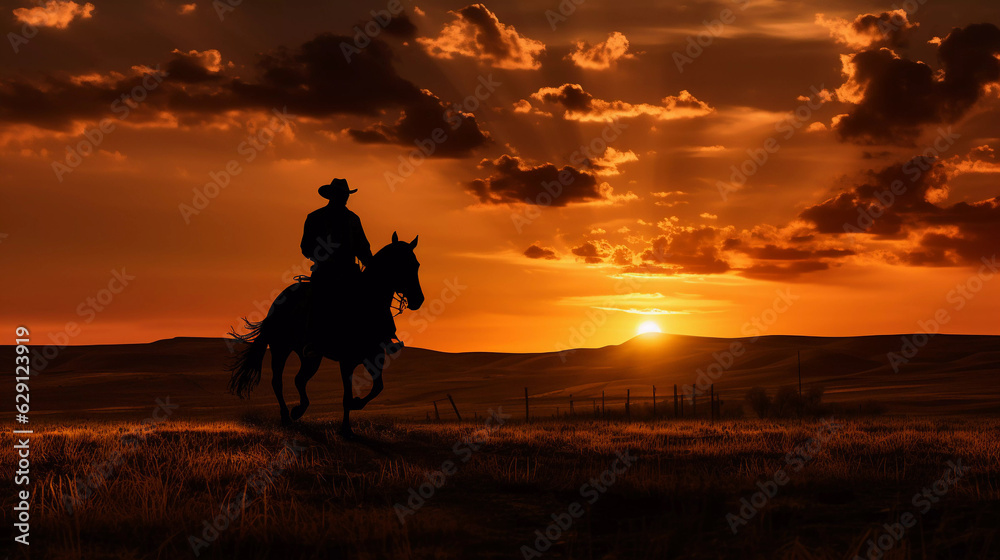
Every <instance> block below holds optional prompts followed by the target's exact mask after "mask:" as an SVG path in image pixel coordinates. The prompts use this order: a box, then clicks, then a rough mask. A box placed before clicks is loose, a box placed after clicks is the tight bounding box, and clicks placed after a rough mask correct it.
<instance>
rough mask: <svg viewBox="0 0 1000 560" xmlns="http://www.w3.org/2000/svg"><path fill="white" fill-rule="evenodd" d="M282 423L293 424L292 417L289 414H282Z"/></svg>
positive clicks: (284, 424) (285, 424)
mask: <svg viewBox="0 0 1000 560" xmlns="http://www.w3.org/2000/svg"><path fill="white" fill-rule="evenodd" d="M281 425H282V426H286V427H287V426H291V425H292V419H291V418H289V417H288V416H282V417H281Z"/></svg>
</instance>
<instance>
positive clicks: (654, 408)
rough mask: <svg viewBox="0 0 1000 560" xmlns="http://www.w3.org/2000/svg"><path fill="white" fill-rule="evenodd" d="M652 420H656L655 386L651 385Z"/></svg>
mask: <svg viewBox="0 0 1000 560" xmlns="http://www.w3.org/2000/svg"><path fill="white" fill-rule="evenodd" d="M653 418H654V419H655V418H656V385H653Z"/></svg>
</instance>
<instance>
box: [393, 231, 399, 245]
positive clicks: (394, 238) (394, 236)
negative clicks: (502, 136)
mask: <svg viewBox="0 0 1000 560" xmlns="http://www.w3.org/2000/svg"><path fill="white" fill-rule="evenodd" d="M397 241H399V236H398V235H396V232H392V242H393V243H395V242H397Z"/></svg>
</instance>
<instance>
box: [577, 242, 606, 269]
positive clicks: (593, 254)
mask: <svg viewBox="0 0 1000 560" xmlns="http://www.w3.org/2000/svg"><path fill="white" fill-rule="evenodd" d="M572 252H573V254H574V255H576V256H578V257H583V259H584V261H585V262H587V263H590V264H596V263H599V262H604V255H603V254H602V253H601V251H600V249H598V248H597V245H595V244H593V243H591V242H589V241H588V242H586V243H584V244H583V245H580V246H579V247H574V248H573V251H572Z"/></svg>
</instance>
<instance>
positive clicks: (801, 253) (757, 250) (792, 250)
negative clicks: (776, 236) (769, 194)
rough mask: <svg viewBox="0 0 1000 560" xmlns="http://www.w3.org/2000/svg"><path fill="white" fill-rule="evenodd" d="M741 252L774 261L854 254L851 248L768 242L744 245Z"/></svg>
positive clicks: (755, 257) (759, 258) (841, 256)
mask: <svg viewBox="0 0 1000 560" xmlns="http://www.w3.org/2000/svg"><path fill="white" fill-rule="evenodd" d="M727 241H728V240H727ZM740 252H742V253H745V254H746V255H748V256H750V257H753V258H754V259H758V260H764V261H772V260H783V261H802V260H808V259H817V258H843V257H848V256H850V255H854V254H855V252H854V251H852V250H850V249H815V250H814V249H800V248H796V247H779V246H777V245H774V244H771V243H768V244H766V245H763V246H761V247H743V248H741V249H740Z"/></svg>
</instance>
